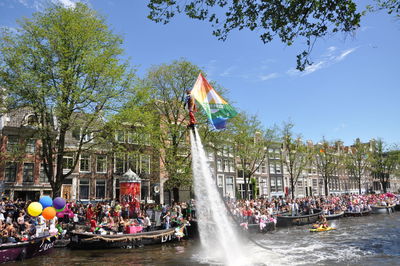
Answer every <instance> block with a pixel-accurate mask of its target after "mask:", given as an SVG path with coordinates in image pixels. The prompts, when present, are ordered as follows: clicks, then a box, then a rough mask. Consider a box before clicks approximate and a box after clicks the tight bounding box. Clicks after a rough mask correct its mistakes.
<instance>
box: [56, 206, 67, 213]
mask: <svg viewBox="0 0 400 266" xmlns="http://www.w3.org/2000/svg"><path fill="white" fill-rule="evenodd" d="M64 210H65V206H64V208H62V209H56V212H62V211H64Z"/></svg>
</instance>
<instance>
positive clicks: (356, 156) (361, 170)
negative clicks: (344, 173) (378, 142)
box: [344, 139, 369, 194]
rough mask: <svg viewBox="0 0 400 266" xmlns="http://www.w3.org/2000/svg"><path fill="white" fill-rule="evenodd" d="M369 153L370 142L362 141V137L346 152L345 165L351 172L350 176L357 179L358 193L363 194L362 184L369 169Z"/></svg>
mask: <svg viewBox="0 0 400 266" xmlns="http://www.w3.org/2000/svg"><path fill="white" fill-rule="evenodd" d="M368 153H369V143H361V141H360V139H356V140H355V141H354V144H353V145H352V146H350V147H349V150H348V152H347V153H346V154H345V158H344V161H345V166H346V168H347V170H348V172H349V174H350V178H351V177H352V178H354V179H355V180H356V181H357V185H358V193H359V194H361V184H362V182H363V177H365V175H366V172H367V170H368V163H369V161H368Z"/></svg>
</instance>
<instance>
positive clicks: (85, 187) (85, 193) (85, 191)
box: [79, 179, 89, 199]
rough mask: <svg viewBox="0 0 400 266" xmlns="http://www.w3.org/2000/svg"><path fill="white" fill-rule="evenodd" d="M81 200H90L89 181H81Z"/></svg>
mask: <svg viewBox="0 0 400 266" xmlns="http://www.w3.org/2000/svg"><path fill="white" fill-rule="evenodd" d="M79 199H89V180H87V179H81V180H79Z"/></svg>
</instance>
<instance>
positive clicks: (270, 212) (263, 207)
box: [227, 193, 400, 225]
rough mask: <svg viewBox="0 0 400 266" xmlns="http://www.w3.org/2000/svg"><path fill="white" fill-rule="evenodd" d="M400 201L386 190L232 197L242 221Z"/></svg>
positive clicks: (233, 210) (361, 208)
mask: <svg viewBox="0 0 400 266" xmlns="http://www.w3.org/2000/svg"><path fill="white" fill-rule="evenodd" d="M393 204H400V199H399V197H397V196H395V195H394V194H391V193H386V194H362V195H358V194H345V195H341V196H328V197H325V196H312V197H311V196H310V197H304V198H296V199H291V198H283V197H280V198H272V199H257V200H228V201H227V205H228V207H229V208H230V211H231V213H232V214H233V215H234V216H235V217H236V220H238V221H239V222H240V223H247V224H261V225H263V224H265V223H272V222H274V223H276V219H275V217H276V215H279V214H282V213H286V214H287V215H290V216H300V215H307V214H313V213H314V211H315V210H322V211H323V214H324V215H332V214H336V213H340V212H342V211H346V212H362V211H365V210H371V206H374V205H377V206H387V205H393Z"/></svg>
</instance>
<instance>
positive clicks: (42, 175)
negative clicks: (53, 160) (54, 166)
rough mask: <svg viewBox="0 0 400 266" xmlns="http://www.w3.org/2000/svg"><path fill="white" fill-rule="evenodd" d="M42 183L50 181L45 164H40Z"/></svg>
mask: <svg viewBox="0 0 400 266" xmlns="http://www.w3.org/2000/svg"><path fill="white" fill-rule="evenodd" d="M39 178H40V183H49V179H48V178H47V175H46V173H45V171H44V164H40V173H39Z"/></svg>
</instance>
